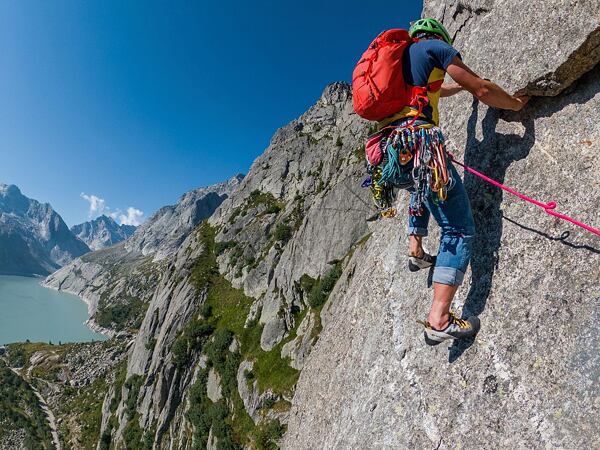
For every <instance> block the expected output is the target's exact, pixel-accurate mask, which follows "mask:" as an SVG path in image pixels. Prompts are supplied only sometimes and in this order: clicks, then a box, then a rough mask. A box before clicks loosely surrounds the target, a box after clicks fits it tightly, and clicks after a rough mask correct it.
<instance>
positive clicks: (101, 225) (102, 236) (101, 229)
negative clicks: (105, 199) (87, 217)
mask: <svg viewBox="0 0 600 450" xmlns="http://www.w3.org/2000/svg"><path fill="white" fill-rule="evenodd" d="M135 229H136V227H135V226H133V225H119V224H118V223H117V222H115V220H114V219H113V218H112V217H108V216H105V215H102V216H100V217H97V218H96V219H94V220H91V221H89V222H84V223H81V224H79V225H75V226H73V227H71V232H72V233H73V234H74V235H75V236H77V237H78V238H79V239H81V240H82V241H83V242H85V243H86V244H87V246H88V247H89V248H90V249H92V250H101V249H103V248H106V247H110V246H111V245H115V244H118V243H119V242H122V241H124V240H126V239H127V238H129V237H130V236H131V235H133V233H134V232H135Z"/></svg>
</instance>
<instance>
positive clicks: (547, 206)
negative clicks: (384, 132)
mask: <svg viewBox="0 0 600 450" xmlns="http://www.w3.org/2000/svg"><path fill="white" fill-rule="evenodd" d="M448 156H449V158H450V159H451V160H452V161H454V162H455V163H456V164H458V165H459V166H461V167H463V168H464V169H465V170H466V171H468V172H471V173H472V174H473V175H476V176H478V177H479V178H481V179H482V180H485V181H487V182H488V183H490V184H492V185H494V186H496V187H498V188H500V189H502V190H505V191H506V192H510V193H511V194H513V195H516V196H517V197H519V198H520V199H521V200H525V201H526V202H529V203H533V204H534V205H536V206H539V207H540V208H542V209H543V210H544V211H545V212H546V213H547V214H550V215H551V216H554V217H558V218H559V219H563V220H567V221H569V222H571V223H573V224H575V225H577V226H578V227H581V228H583V229H584V230H587V231H589V232H591V233H594V234H597V235H598V236H600V230H598V229H596V228H593V227H591V226H589V225H586V224H585V223H583V222H579V221H578V220H575V219H573V218H572V217H569V216H567V215H565V214H561V213H558V212H556V211H554V209H555V208H556V202H548V203H542V202H540V201H538V200H535V199H533V198H530V197H527V196H526V195H523V194H521V193H519V192H517V191H515V190H514V189H511V188H509V187H507V186H504V185H503V184H502V183H499V182H497V181H495V180H492V179H491V178H489V177H487V176H485V175H484V174H482V173H481V172H478V171H476V170H475V169H473V168H471V167H469V166H467V165H465V164H463V163H461V162H459V161H457V160H456V158H455V157H454V155H452V154H451V153H448Z"/></svg>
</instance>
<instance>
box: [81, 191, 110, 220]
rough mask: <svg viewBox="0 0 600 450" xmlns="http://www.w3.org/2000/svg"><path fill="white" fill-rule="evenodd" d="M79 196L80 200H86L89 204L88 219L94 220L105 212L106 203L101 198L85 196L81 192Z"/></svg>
mask: <svg viewBox="0 0 600 450" xmlns="http://www.w3.org/2000/svg"><path fill="white" fill-rule="evenodd" d="M80 196H81V198H83V199H84V200H87V201H88V202H89V203H90V208H89V211H88V218H90V219H95V218H96V217H98V216H101V215H102V214H104V213H105V212H106V210H107V207H106V201H104V199H103V198H100V197H97V196H95V195H87V194H85V193H83V192H82V193H81V194H80Z"/></svg>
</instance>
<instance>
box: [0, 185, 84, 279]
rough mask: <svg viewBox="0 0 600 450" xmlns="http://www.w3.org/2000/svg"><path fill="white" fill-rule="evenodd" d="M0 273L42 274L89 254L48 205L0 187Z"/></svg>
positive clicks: (12, 187) (15, 189)
mask: <svg viewBox="0 0 600 450" xmlns="http://www.w3.org/2000/svg"><path fill="white" fill-rule="evenodd" d="M0 249H1V250H0V273H2V274H11V275H45V274H48V273H50V272H53V271H54V270H56V269H58V268H60V267H61V266H63V265H65V264H67V263H69V262H70V261H72V260H73V259H74V258H76V257H78V256H81V255H83V254H85V253H87V252H89V251H90V249H89V247H88V246H87V245H86V244H85V243H84V242H83V241H81V240H80V239H78V238H77V237H76V236H75V235H74V234H73V233H71V231H70V230H69V229H68V227H67V225H66V224H65V222H64V221H63V219H62V218H61V217H60V215H59V214H58V213H57V212H56V211H54V209H53V208H52V206H51V205H50V204H49V203H40V202H38V201H37V200H35V199H30V198H28V197H26V196H25V195H23V194H22V192H21V190H20V189H19V188H18V187H17V186H15V185H7V184H0Z"/></svg>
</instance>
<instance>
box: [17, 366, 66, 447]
mask: <svg viewBox="0 0 600 450" xmlns="http://www.w3.org/2000/svg"><path fill="white" fill-rule="evenodd" d="M10 370H12V371H13V372H14V373H16V374H17V375H19V376H20V377H21V378H22V379H23V380H25V378H23V376H22V375H21V371H20V370H19V369H13V368H11V369H10ZM25 382H26V383H27V384H28V385H29V387H30V388H31V389H32V390H33V393H34V394H35V396H36V397H37V398H38V400H39V401H40V407H41V408H42V411H44V414H46V420H47V421H48V426H49V427H50V433H51V434H52V444H54V448H55V449H56V450H61V446H60V440H59V439H58V427H57V426H56V417H54V413H53V412H52V410H50V408H49V407H48V403H46V399H45V398H44V397H43V396H42V394H40V393H39V391H38V390H37V389H36V388H35V386H33V385H32V384H31V383H30V382H29V381H27V380H25Z"/></svg>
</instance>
